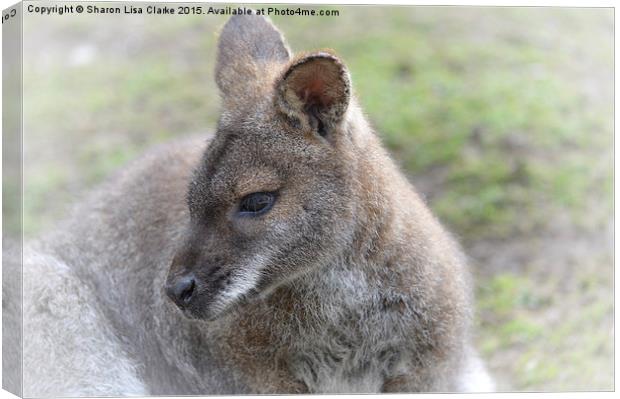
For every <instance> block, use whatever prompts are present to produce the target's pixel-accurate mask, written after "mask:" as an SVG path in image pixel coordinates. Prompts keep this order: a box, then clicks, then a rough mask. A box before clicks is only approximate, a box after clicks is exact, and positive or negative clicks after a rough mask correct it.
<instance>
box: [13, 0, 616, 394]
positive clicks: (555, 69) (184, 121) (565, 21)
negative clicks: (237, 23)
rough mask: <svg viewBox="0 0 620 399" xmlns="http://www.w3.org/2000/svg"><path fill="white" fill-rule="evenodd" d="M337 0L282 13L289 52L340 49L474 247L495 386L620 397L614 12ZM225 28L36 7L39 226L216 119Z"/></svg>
mask: <svg viewBox="0 0 620 399" xmlns="http://www.w3.org/2000/svg"><path fill="white" fill-rule="evenodd" d="M330 8H331V9H337V10H339V12H340V15H339V16H338V17H320V18H316V17H315V18H312V17H274V18H273V20H274V22H275V23H276V24H277V25H278V26H279V27H280V28H281V30H282V31H283V32H284V33H285V35H286V37H287V39H288V41H289V44H290V45H291V47H292V48H293V50H298V51H299V50H308V49H313V48H324V47H328V48H332V49H334V50H336V52H337V53H338V54H340V55H341V56H342V58H343V59H344V60H345V62H346V64H347V65H348V67H349V69H350V71H351V75H352V79H353V83H354V88H355V92H356V94H357V96H358V97H359V99H360V101H361V103H362V105H363V107H364V109H365V111H366V113H367V115H368V118H369V120H370V121H371V123H372V124H373V125H374V126H375V127H376V129H377V130H378V132H380V134H381V136H382V138H383V140H384V143H385V144H386V146H387V147H388V148H389V149H390V151H391V152H392V153H393V154H394V157H395V158H396V159H397V160H398V162H399V163H400V165H401V166H402V169H403V170H404V171H405V172H406V173H407V174H408V175H409V176H410V177H411V181H412V182H413V183H414V185H415V186H416V187H417V188H418V189H419V191H420V192H421V193H422V194H423V195H424V196H425V198H426V199H427V201H428V203H429V205H430V206H431V208H432V209H433V210H434V211H435V213H436V214H437V215H438V216H439V217H440V219H441V220H442V221H443V222H444V224H446V225H447V226H448V227H449V229H450V230H452V231H453V232H454V233H455V234H456V235H457V237H458V238H459V240H460V241H461V242H462V244H463V246H464V247H465V250H466V252H467V254H468V255H469V256H470V259H471V265H472V269H473V271H474V274H475V276H476V281H477V292H476V293H477V302H478V318H477V324H478V328H477V337H476V339H477V342H478V347H479V348H480V350H481V353H482V355H483V357H484V358H485V360H486V362H487V364H488V366H489V368H490V371H491V373H492V374H493V376H494V378H495V379H496V381H497V385H498V388H499V389H500V390H516V391H523V390H527V391H532V390H535V391H548V390H609V389H612V388H613V350H614V346H613V252H612V226H613V215H612V197H613V192H612V173H613V172H612V167H613V150H612V148H613V147H612V144H613V116H614V115H613V29H614V21H613V10H611V9H587V8H581V9H580V8H483V7H372V6H367V7H344V6H342V7H330ZM225 20H226V18H225V17H215V16H179V15H175V16H163V17H161V16H150V15H146V16H145V15H143V16H135V15H130V16H124V15H121V16H101V15H100V16H92V15H90V16H89V15H85V14H83V15H80V16H77V15H65V16H62V17H44V16H38V17H37V16H33V15H30V16H28V19H27V20H26V22H25V27H24V28H25V36H24V55H25V64H24V86H25V87H24V121H25V123H24V127H25V132H26V134H25V138H24V149H25V162H24V166H25V169H24V180H25V203H24V207H25V215H26V216H25V219H24V229H25V233H26V236H27V237H33V236H36V235H37V234H38V233H40V232H41V231H43V230H45V229H48V228H52V226H53V224H54V222H55V221H56V220H58V219H59V218H60V217H62V216H63V215H65V214H66V211H67V210H68V208H69V207H70V206H71V204H73V203H75V202H76V201H79V198H80V197H81V196H83V195H84V193H85V192H87V191H88V189H89V188H90V187H93V186H94V185H96V184H97V183H99V182H100V181H101V180H102V179H104V178H105V177H106V176H108V175H109V174H110V173H111V172H113V171H114V170H116V169H117V168H120V167H122V166H123V165H124V164H125V163H127V162H128V161H130V160H132V159H133V158H135V157H136V156H137V155H138V154H140V153H141V152H143V151H144V150H145V149H146V148H147V147H149V146H151V145H153V144H155V143H159V142H164V141H166V140H169V139H172V138H176V137H180V136H182V135H189V134H195V133H198V132H203V131H204V132H206V131H209V130H210V129H211V128H212V127H213V126H214V124H215V122H216V120H217V115H218V107H219V100H218V97H217V92H216V88H215V84H214V82H213V77H212V71H213V67H214V56H215V44H216V40H217V31H218V29H219V28H220V27H221V26H222V25H223V24H224V22H225ZM162 167H165V166H162Z"/></svg>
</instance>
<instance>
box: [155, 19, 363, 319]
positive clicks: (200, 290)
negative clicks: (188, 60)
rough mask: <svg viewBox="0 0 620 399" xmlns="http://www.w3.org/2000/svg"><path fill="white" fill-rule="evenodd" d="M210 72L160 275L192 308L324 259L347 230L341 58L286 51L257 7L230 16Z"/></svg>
mask: <svg viewBox="0 0 620 399" xmlns="http://www.w3.org/2000/svg"><path fill="white" fill-rule="evenodd" d="M216 81H217V84H218V86H219V89H220V92H221V97H222V103H223V109H222V112H221V117H220V120H219V123H218V128H217V133H216V136H215V138H214V140H213V141H212V142H211V143H210V145H209V146H208V148H207V150H206V152H205V155H204V158H203V159H202V161H201V164H200V165H199V166H198V168H197V169H196V171H195V173H194V176H193V180H192V182H191V183H190V186H189V191H188V205H189V211H190V220H191V221H190V226H189V228H188V233H187V237H186V240H185V243H184V245H183V246H182V248H180V249H179V251H178V252H177V254H176V256H175V257H174V260H173V261H172V265H171V268H170V271H169V275H168V280H167V283H166V285H167V287H166V288H167V293H168V295H169V296H170V297H171V298H172V299H173V300H174V301H175V303H176V304H177V305H178V306H179V307H180V308H181V309H183V310H184V311H185V313H186V314H187V315H188V316H190V317H195V318H200V319H213V318H216V317H218V316H219V315H221V314H223V313H224V312H225V311H226V310H229V309H231V308H232V307H234V305H235V304H238V303H239V302H240V301H241V300H247V299H250V298H252V297H253V296H255V295H258V294H260V293H267V292H270V291H271V290H272V289H273V288H275V287H277V286H278V285H280V284H282V283H284V282H287V281H291V280H292V279H295V278H296V277H299V276H300V275H302V274H304V273H305V272H307V271H310V270H312V269H313V268H316V267H319V266H321V265H324V264H326V263H327V262H330V260H333V259H334V258H335V257H337V256H338V255H340V253H341V252H342V248H345V247H346V246H347V244H350V242H351V240H352V236H353V230H354V227H353V226H354V212H355V205H354V201H353V197H354V192H355V187H354V185H355V179H354V178H352V176H351V171H352V170H354V169H355V156H354V155H353V153H352V151H351V143H350V141H351V132H350V130H351V127H350V123H348V122H347V119H348V118H347V109H348V108H349V102H350V96H351V94H350V92H351V83H350V78H349V73H348V71H347V69H346V67H345V66H344V65H343V63H342V62H341V61H340V60H339V59H338V58H337V57H336V56H334V55H333V54H331V53H329V52H326V51H320V52H314V53H306V54H302V55H300V56H297V57H293V58H292V57H291V55H290V52H289V50H288V48H287V45H286V44H285V43H284V41H283V38H282V36H281V34H280V33H279V32H278V31H277V29H276V28H275V27H274V26H273V25H272V24H271V23H270V22H269V21H268V20H267V19H265V18H264V17H261V16H234V17H232V18H231V19H230V20H229V21H228V23H227V24H226V25H225V26H224V28H223V31H222V33H221V36H220V40H219V52H218V58H217V66H216Z"/></svg>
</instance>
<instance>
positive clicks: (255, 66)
mask: <svg viewBox="0 0 620 399" xmlns="http://www.w3.org/2000/svg"><path fill="white" fill-rule="evenodd" d="M290 54H291V53H290V50H289V49H288V47H287V45H286V43H285V42H284V38H283V37H282V34H281V33H280V32H279V31H278V30H277V29H276V27H275V26H273V24H272V23H271V22H270V21H269V20H268V19H267V18H265V17H263V16H258V15H234V16H232V17H231V18H230V19H229V20H228V22H227V23H226V25H224V28H223V29H222V32H221V34H220V39H219V44H218V54H217V64H216V67H215V80H216V82H217V85H218V87H219V88H220V90H221V92H222V94H223V95H224V96H228V95H231V94H235V95H238V94H243V93H244V92H246V91H247V89H248V85H251V84H257V83H258V82H257V80H260V78H261V76H260V74H265V66H267V65H268V64H283V63H286V62H288V60H289V58H290Z"/></svg>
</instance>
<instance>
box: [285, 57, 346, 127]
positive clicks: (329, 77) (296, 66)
mask: <svg viewBox="0 0 620 399" xmlns="http://www.w3.org/2000/svg"><path fill="white" fill-rule="evenodd" d="M276 85H277V86H276V106H277V107H278V108H279V109H280V110H281V111H282V112H284V113H285V114H286V115H287V116H288V117H289V118H290V119H292V120H293V121H294V123H300V124H301V126H303V125H305V124H308V125H309V127H310V128H311V129H313V130H314V131H316V132H317V133H318V134H320V135H321V136H325V135H327V133H328V132H329V131H330V130H331V129H333V128H334V127H335V126H337V125H338V124H339V123H340V122H341V121H342V118H343V116H344V114H345V112H346V110H347V107H348V105H349V100H350V96H351V94H350V93H351V79H350V77H349V72H348V70H347V68H346V67H345V66H344V64H343V63H342V62H341V61H340V60H339V59H338V58H337V57H336V56H334V55H332V54H330V53H327V52H318V53H312V54H309V55H305V56H302V57H300V58H298V59H297V60H296V61H293V62H292V63H291V65H290V67H289V68H288V69H287V70H286V71H285V73H284V74H283V75H282V77H281V79H280V81H279V82H278V83H277V84H276ZM308 125H306V126H308Z"/></svg>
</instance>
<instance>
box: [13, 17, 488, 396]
mask: <svg viewBox="0 0 620 399" xmlns="http://www.w3.org/2000/svg"><path fill="white" fill-rule="evenodd" d="M215 75H216V82H217V85H218V87H219V90H220V92H221V99H222V111H221V116H220V119H219V123H218V126H217V131H216V133H215V135H214V137H213V138H212V139H211V140H210V141H209V142H208V143H206V142H205V137H200V138H194V139H188V140H185V141H179V142H176V143H172V144H167V145H165V146H161V147H160V148H158V149H155V150H153V151H152V152H150V153H148V154H147V155H145V156H144V157H142V158H141V159H139V160H137V161H135V162H134V163H133V164H132V165H130V166H128V167H126V168H125V169H123V170H121V171H120V172H118V174H117V175H116V176H114V177H113V178H112V179H111V180H109V181H108V182H107V183H105V184H104V185H103V186H102V187H100V188H99V189H98V190H97V191H96V192H95V193H93V194H92V195H91V196H90V197H89V198H88V199H87V200H86V201H84V202H83V203H82V204H81V205H79V206H78V207H77V208H76V209H75V210H74V212H73V214H72V216H70V217H69V219H68V220H67V221H66V222H64V223H62V224H61V225H60V226H59V227H58V228H57V229H56V230H55V232H54V233H52V234H50V235H47V236H45V237H43V238H42V239H41V240H39V241H38V242H37V243H34V244H32V245H30V246H29V248H28V249H27V250H26V251H25V254H24V334H25V335H24V368H23V372H24V392H23V393H24V395H26V396H77V395H90V396H93V395H97V396H105V395H166V394H167V395H186V394H202V395H205V394H236V393H253V394H264V393H322V392H333V393H336V392H350V393H354V392H414V391H416V392H417V391H444V392H449V391H487V390H490V389H492V383H491V380H490V379H489V376H488V375H487V373H486V371H485V369H484V367H483V365H482V364H481V362H480V360H479V359H478V357H477V356H476V354H475V351H474V350H473V348H472V346H471V342H470V340H471V337H470V330H471V320H472V313H473V310H472V309H473V308H472V295H471V282H470V274H469V272H468V269H467V266H466V262H465V259H464V256H463V255H462V253H461V250H460V249H459V247H458V245H457V244H456V243H455V241H454V240H453V239H452V238H451V237H450V235H449V234H448V233H446V231H445V230H444V229H443V228H442V227H441V226H440V224H439V222H438V221H437V220H436V219H435V218H434V217H433V216H432V215H431V213H430V211H429V210H428V209H427V207H426V206H425V204H424V202H423V201H422V200H421V199H420V197H419V196H418V194H416V192H415V190H414V189H413V187H412V186H411V185H410V183H409V182H408V181H407V179H406V178H405V177H404V176H403V175H402V174H401V173H400V172H399V170H398V168H397V167H396V166H395V163H394V162H393V161H392V160H391V159H390V157H389V156H388V154H387V153H386V151H385V150H384V149H383V147H382V146H381V143H380V141H379V139H378V137H377V136H376V135H375V133H374V132H373V130H372V128H371V127H370V126H369V125H368V123H367V122H366V120H365V119H364V116H363V114H362V112H361V110H360V108H359V106H358V104H357V103H356V100H355V98H354V96H353V92H352V87H351V78H350V75H349V72H348V71H347V68H346V67H345V65H344V64H343V62H342V61H341V60H340V59H339V58H338V57H337V56H336V55H334V53H332V52H331V51H317V52H309V53H302V54H300V55H297V56H292V55H291V52H290V51H289V49H288V47H287V45H286V44H285V42H284V40H283V38H282V35H281V34H280V32H279V31H278V30H277V29H276V28H275V27H274V26H273V25H272V24H271V23H270V22H269V21H268V20H267V19H266V18H264V17H261V16H256V15H244V16H233V17H232V18H231V19H230V20H229V21H228V22H227V23H226V25H225V26H224V28H223V30H222V32H221V35H220V39H219V46H218V55H217V65H216V71H215ZM205 147H206V149H205ZM188 187H189V188H188ZM11 295H19V294H16V293H15V292H12V293H11V292H9V293H8V296H9V298H7V297H6V296H7V294H6V293H5V304H8V305H7V306H8V308H5V312H6V311H7V309H8V310H10V309H9V308H10V306H11V303H12V301H11V298H10V296H11ZM7 299H8V300H7ZM5 350H7V349H5Z"/></svg>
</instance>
